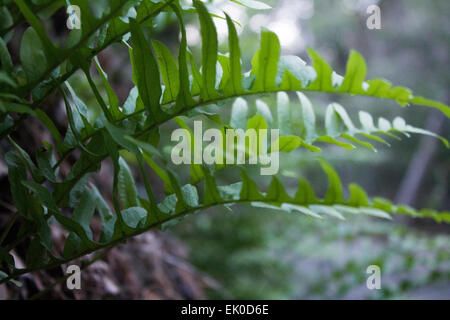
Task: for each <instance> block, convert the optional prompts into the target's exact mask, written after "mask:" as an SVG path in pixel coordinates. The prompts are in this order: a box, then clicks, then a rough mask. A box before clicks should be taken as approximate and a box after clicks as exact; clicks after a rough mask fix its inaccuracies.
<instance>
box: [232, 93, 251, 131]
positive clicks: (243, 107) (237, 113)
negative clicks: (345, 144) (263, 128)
mask: <svg viewBox="0 0 450 320" xmlns="http://www.w3.org/2000/svg"><path fill="white" fill-rule="evenodd" d="M247 113H248V105H247V101H246V100H244V99H242V98H237V99H236V100H235V101H234V103H233V106H232V108H231V119H230V126H231V127H232V128H235V129H239V128H240V129H245V127H246V122H247Z"/></svg>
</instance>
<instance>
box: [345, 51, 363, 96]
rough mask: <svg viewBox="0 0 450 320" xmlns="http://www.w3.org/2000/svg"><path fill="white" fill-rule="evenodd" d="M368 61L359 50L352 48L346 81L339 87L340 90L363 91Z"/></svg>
mask: <svg viewBox="0 0 450 320" xmlns="http://www.w3.org/2000/svg"><path fill="white" fill-rule="evenodd" d="M366 71H367V67H366V63H365V61H364V58H363V57H362V56H361V54H359V53H358V52H356V51H354V50H352V51H351V52H350V57H349V59H348V61H347V71H346V73H345V77H344V81H343V82H342V85H341V86H340V87H339V91H340V92H352V93H362V92H363V91H364V89H363V81H364V79H365V78H366Z"/></svg>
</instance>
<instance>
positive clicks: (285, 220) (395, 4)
mask: <svg viewBox="0 0 450 320" xmlns="http://www.w3.org/2000/svg"><path fill="white" fill-rule="evenodd" d="M262 1H263V2H264V3H266V4H268V5H270V6H271V7H272V8H271V9H267V10H254V9H249V8H245V7H243V6H241V5H238V4H236V3H234V2H232V1H229V0H212V1H209V2H207V3H208V5H209V9H210V10H211V11H212V12H214V13H217V14H219V15H223V13H222V11H225V12H227V13H228V14H229V15H230V16H231V17H232V18H233V19H234V20H236V21H237V22H239V23H240V26H237V29H238V33H239V34H240V45H241V50H242V59H243V62H244V66H245V67H246V70H245V71H247V70H249V69H250V60H251V58H252V55H253V53H254V52H255V50H256V49H257V48H258V47H259V40H260V39H259V31H260V29H261V28H268V29H270V30H272V31H274V32H276V33H277V35H278V37H279V38H280V42H281V48H282V54H284V55H287V54H293V55H297V56H300V57H301V58H302V59H303V60H305V61H307V62H309V58H308V56H307V53H306V50H307V48H308V47H312V48H314V49H315V50H316V51H317V52H319V53H320V54H321V55H322V56H323V57H324V58H325V60H326V61H328V62H329V63H330V65H331V66H332V67H333V69H334V70H336V71H337V72H338V73H340V74H344V73H345V64H346V61H347V57H348V53H349V51H350V49H355V50H357V51H359V52H361V53H362V55H363V56H364V57H365V59H366V63H367V67H368V75H367V78H376V77H382V78H386V79H388V80H390V81H392V82H393V83H394V84H396V85H402V86H406V87H410V88H412V89H413V90H414V92H415V93H416V94H417V95H423V96H426V97H430V98H433V99H435V100H440V101H443V102H445V103H446V104H449V103H450V93H449V85H450V75H449V72H448V69H449V68H448V65H449V64H450V56H449V51H450V50H449V49H450V48H449V46H450V20H449V16H450V1H447V0H434V1H423V0H396V1H382V0H380V1H376V0H342V1H333V0H320V1H319V0H317V1H313V0H279V1H277V0H262ZM96 3H97V2H96ZM98 3H99V7H101V1H98ZM185 3H186V5H190V4H191V2H190V1H188V0H186V1H185ZM371 4H377V5H378V6H379V7H380V8H381V26H382V29H381V30H369V29H368V28H367V26H366V20H367V18H368V17H369V14H368V13H367V12H366V10H367V7H368V6H369V5H371ZM60 11H61V12H60ZM60 11H58V12H56V14H55V15H54V16H53V17H52V19H53V20H52V21H53V23H54V25H55V28H54V29H53V30H54V33H55V34H54V36H55V37H58V36H60V35H59V33H66V32H67V30H66V29H64V24H65V19H66V15H65V11H64V10H60ZM186 18H187V21H186V28H187V35H188V44H189V46H190V47H191V50H192V51H193V52H194V56H195V57H196V58H198V57H199V53H200V49H201V48H200V32H199V22H198V20H197V16H196V15H195V14H190V15H189V14H188V15H187V16H186ZM214 21H215V23H216V26H217V28H218V35H219V41H220V43H221V46H220V48H219V51H220V52H222V53H225V52H227V51H228V48H227V41H226V39H227V28H226V23H225V21H223V20H221V19H214ZM58 26H59V27H58ZM154 26H155V28H154V30H153V34H152V35H151V36H152V37H154V38H156V39H159V40H161V41H163V42H164V43H165V44H166V45H168V46H169V48H171V50H173V53H174V54H175V53H176V48H177V43H178V37H179V30H178V25H177V22H176V20H175V19H174V17H173V15H171V14H161V15H159V16H158V18H157V19H156V21H155V24H154ZM19 44H20V42H19V41H12V42H11V44H10V48H9V49H10V50H11V51H12V53H13V58H14V57H15V59H16V60H17V59H18V58H17V57H18V56H19V54H18V52H19ZM14 52H15V54H14ZM99 61H100V62H101V65H102V66H103V68H104V69H105V71H106V72H107V73H108V75H109V79H110V81H111V83H112V85H113V87H114V89H115V91H116V92H117V95H118V96H119V100H120V101H121V103H123V102H124V101H125V100H126V98H127V96H128V94H129V92H130V89H131V88H132V86H133V85H132V82H131V66H130V64H129V57H128V50H127V48H126V47H125V46H123V45H120V44H117V45H114V46H112V47H111V48H108V49H107V50H105V51H104V52H102V53H101V54H100V55H99ZM96 80H97V81H98V83H99V84H100V83H101V80H100V77H99V76H97V79H96ZM70 83H71V85H72V87H74V89H75V91H76V92H78V95H79V96H80V97H81V98H82V99H83V100H84V101H85V103H86V104H87V105H88V106H89V110H90V111H91V112H94V113H95V112H96V111H95V110H98V109H99V107H98V106H97V102H96V100H95V97H94V96H93V95H92V94H91V91H90V89H89V87H88V84H87V81H86V79H85V78H84V77H83V76H82V74H81V73H79V74H75V75H74V76H73V77H72V78H71V79H70ZM308 97H309V98H310V99H311V101H312V102H313V104H314V108H315V112H316V115H317V117H318V121H320V122H323V115H324V112H325V109H326V106H327V105H328V104H329V103H331V102H338V103H340V104H341V105H343V106H344V107H345V108H346V110H347V112H348V113H349V114H350V116H351V117H352V119H353V120H354V121H356V120H357V116H358V111H359V110H367V111H369V112H370V113H371V114H372V115H373V116H374V117H375V118H377V117H379V116H383V117H385V118H387V119H390V120H392V119H393V118H395V116H397V115H401V116H402V117H404V118H405V119H406V121H407V122H408V123H409V124H411V125H414V126H416V127H423V128H426V129H428V130H430V131H433V132H435V133H437V134H440V135H442V136H443V137H445V138H447V139H448V138H449V137H450V128H449V125H448V119H445V118H444V116H442V115H441V114H440V113H439V112H435V111H430V108H421V107H417V106H411V107H408V108H400V107H399V106H398V105H396V104H395V103H393V102H390V101H386V100H380V99H373V98H372V99H371V98H364V97H356V98H355V97H347V96H344V95H340V96H337V95H336V96H334V95H333V96H332V95H325V94H313V93H311V94H308ZM52 99H53V101H50V102H49V103H48V108H54V112H53V113H52V117H53V118H54V120H55V122H59V123H62V122H64V121H65V114H64V112H63V110H64V108H63V105H62V101H61V99H60V97H53V98H52ZM263 99H264V101H265V102H266V103H268V105H269V106H270V105H274V104H275V97H273V96H268V97H263ZM52 102H53V103H52ZM251 102H252V101H251ZM222 107H223V108H221V111H220V112H221V114H223V116H224V118H225V119H228V117H229V113H230V112H229V111H230V110H231V102H229V103H227V104H225V105H224V106H222ZM29 121H30V122H29V128H35V129H30V132H20V133H18V135H19V137H15V138H16V141H17V140H19V141H23V142H24V143H22V145H25V146H24V148H25V149H26V148H27V145H26V144H27V143H26V142H27V141H28V144H29V148H30V149H33V148H34V147H35V145H34V143H33V141H34V140H36V139H37V138H38V140H42V135H43V134H44V133H42V132H41V131H42V128H39V126H38V124H36V122H37V121H34V120H32V119H31V120H29ZM33 121H34V122H33ZM62 127H64V126H63V125H62ZM173 128H175V125H174V124H173V123H172V124H168V125H166V126H164V127H163V130H162V132H161V136H162V141H167V139H168V137H170V133H171V132H172V129H173ZM44 138H45V136H44ZM389 142H390V143H391V147H387V146H385V145H382V144H378V145H376V147H377V150H378V152H373V151H371V150H369V149H365V148H362V147H359V148H357V149H355V150H353V151H348V150H343V149H339V148H333V147H326V148H325V147H324V145H321V147H324V152H323V153H322V154H321V156H322V157H324V158H325V159H327V160H328V161H329V162H330V163H331V164H332V165H333V166H334V167H335V168H336V169H337V171H338V172H339V174H340V175H341V178H342V179H343V184H344V185H347V184H348V183H350V182H356V183H358V184H360V185H362V186H363V187H364V188H365V189H366V190H367V191H368V193H369V195H370V196H382V197H385V198H388V199H391V200H392V201H394V202H395V203H402V204H408V205H411V206H413V207H415V208H423V207H429V208H433V209H438V210H449V209H450V196H449V195H450V183H449V181H450V152H449V150H448V149H446V148H445V146H444V145H443V144H442V143H441V142H440V141H439V140H437V139H432V138H427V137H420V136H412V137H411V138H406V137H405V138H404V139H403V140H402V141H396V140H394V139H390V140H389ZM35 143H40V142H38V141H36V142H35ZM0 151H1V150H0ZM123 156H124V157H126V158H127V160H128V161H129V162H130V163H131V164H132V163H133V158H132V156H131V155H127V154H123ZM315 157H316V155H313V154H312V153H309V152H308V151H304V150H296V151H295V152H292V153H290V154H288V155H282V157H281V165H280V168H281V171H280V174H281V177H282V178H283V179H286V181H287V182H289V181H292V183H291V184H290V186H291V187H292V189H291V190H288V191H291V192H292V191H294V188H295V186H296V182H295V180H294V179H292V177H293V176H299V175H301V176H304V177H306V178H307V179H308V180H309V181H310V182H312V184H313V186H314V187H315V188H316V189H315V191H316V193H317V194H320V195H322V194H324V192H325V191H326V188H327V180H326V176H325V174H324V173H323V172H322V171H321V170H320V168H319V166H318V164H317V161H315ZM72 160H73V159H72ZM5 168H6V167H5V165H4V163H2V162H1V161H0V184H2V190H8V189H9V187H8V186H5V185H4V184H6V183H7V176H6V174H7V172H5ZM61 170H62V172H63V173H64V170H66V171H67V170H68V168H64V166H63V167H62V169H61ZM111 170H112V169H111V164H110V163H104V164H103V165H102V170H101V171H100V173H99V174H97V175H96V176H95V177H94V180H95V183H96V185H97V187H98V188H99V189H100V190H101V192H102V193H103V194H110V193H111V186H112V182H111V176H112V174H111ZM225 171H226V170H225ZM149 174H150V175H151V181H152V184H153V186H154V188H155V189H156V191H157V192H159V193H160V198H161V197H163V196H164V192H163V188H162V186H161V182H160V181H159V180H158V178H157V177H156V175H154V174H152V173H149ZM221 176H222V182H223V184H226V183H227V182H228V183H231V182H235V181H236V177H237V176H238V175H237V173H236V172H235V173H234V174H228V173H227V172H224V173H223V174H222V175H221ZM136 178H137V179H139V177H138V175H136ZM183 178H186V176H183ZM233 179H234V180H233ZM138 181H139V180H138ZM260 182H261V183H262V184H266V185H267V182H268V181H265V180H264V181H260ZM288 186H289V183H288ZM5 197H7V196H6V192H5ZM2 199H3V200H4V201H5V202H6V200H5V199H6V198H3V195H2ZM53 231H54V233H56V235H55V234H54V236H58V234H57V231H55V230H53ZM59 236H60V235H59ZM449 240H450V227H449V226H448V225H439V224H436V223H433V222H431V221H427V220H413V219H409V218H406V217H395V220H394V221H393V222H390V221H387V222H386V221H384V220H379V219H375V218H370V217H357V216H350V217H347V220H346V221H344V222H341V221H338V220H332V219H324V221H318V220H310V219H308V218H306V217H305V216H301V215H290V214H286V213H281V212H273V211H271V210H267V209H261V208H254V207H250V206H234V207H232V209H230V208H218V207H215V208H213V209H209V210H208V211H207V212H202V213H200V214H196V215H192V216H189V217H187V218H185V219H184V220H183V221H181V222H180V223H179V224H177V225H176V226H174V227H172V228H169V229H168V230H166V231H165V232H158V231H156V232H149V233H146V234H144V235H141V236H139V237H136V238H134V239H131V240H130V241H129V242H128V243H127V244H122V245H120V246H118V247H117V248H115V249H113V250H112V251H111V252H110V253H109V254H108V256H107V257H106V258H105V259H104V260H103V261H98V262H96V263H95V264H93V265H92V266H91V267H89V269H87V271H83V272H87V274H86V276H83V281H84V284H83V288H85V289H84V290H82V291H81V292H67V291H65V290H64V288H59V287H58V286H57V287H55V289H53V291H51V292H50V293H49V294H48V295H47V296H44V297H49V298H145V299H161V298H175V299H180V298H215V299H221V298H227V299H400V298H406V299H409V298H411V299H413V298H414V299H416V298H418V299H450V246H449V243H450V242H449ZM369 265H378V266H380V268H381V277H382V278H381V290H368V289H367V287H366V279H367V277H368V276H369V275H368V274H366V269H367V267H368V266H369ZM58 272H60V271H52V270H50V271H49V272H41V273H39V274H37V275H33V276H30V278H27V279H28V280H29V281H28V282H29V283H28V282H27V281H25V286H24V288H22V289H20V290H21V291H20V292H19V293H17V292H14V291H4V288H2V287H1V286H0V298H5V297H6V298H8V297H16V296H21V297H29V296H31V295H32V294H33V293H35V292H38V291H39V290H42V288H45V286H46V285H47V284H48V283H51V282H52V279H55V278H58V277H59V276H61V274H60V273H58ZM8 290H12V289H8ZM14 290H18V289H14ZM26 290H28V291H27V292H25V291H26Z"/></svg>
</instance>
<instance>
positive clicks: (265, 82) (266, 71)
mask: <svg viewBox="0 0 450 320" xmlns="http://www.w3.org/2000/svg"><path fill="white" fill-rule="evenodd" d="M279 58H280V41H279V40H278V37H277V35H276V34H275V33H273V32H272V31H269V30H262V32H261V48H260V50H259V51H258V54H257V56H255V58H254V59H253V60H252V64H254V65H253V69H252V74H254V75H255V76H256V79H255V82H254V84H253V87H252V91H269V90H275V89H276V85H275V77H276V76H277V73H278V60H279Z"/></svg>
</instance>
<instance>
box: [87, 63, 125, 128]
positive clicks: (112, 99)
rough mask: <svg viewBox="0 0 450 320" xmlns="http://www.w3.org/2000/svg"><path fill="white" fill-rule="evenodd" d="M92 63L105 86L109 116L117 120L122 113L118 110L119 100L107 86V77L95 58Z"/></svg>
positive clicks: (108, 85) (109, 86)
mask: <svg viewBox="0 0 450 320" xmlns="http://www.w3.org/2000/svg"><path fill="white" fill-rule="evenodd" d="M94 62H95V67H96V68H97V71H98V73H99V74H100V77H101V78H102V82H103V85H104V86H105V89H106V94H107V95H108V101H109V108H110V110H111V114H112V116H113V118H115V119H118V118H119V117H120V116H121V115H122V112H121V111H120V109H119V99H118V98H117V95H116V93H115V92H114V90H113V89H112V88H111V85H110V84H109V81H108V75H107V74H106V73H105V71H103V69H102V67H101V65H100V62H99V61H98V58H97V57H95V58H94Z"/></svg>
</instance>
